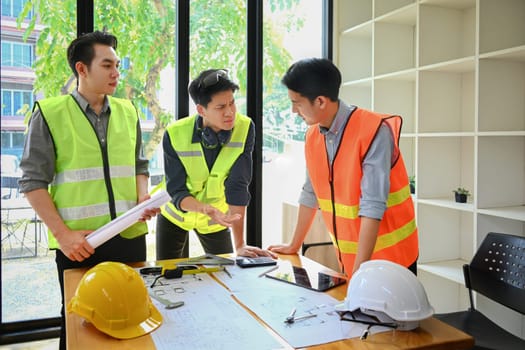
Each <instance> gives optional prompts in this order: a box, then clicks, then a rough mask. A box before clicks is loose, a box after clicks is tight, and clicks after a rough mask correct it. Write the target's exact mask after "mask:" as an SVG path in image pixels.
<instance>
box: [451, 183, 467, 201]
mask: <svg viewBox="0 0 525 350" xmlns="http://www.w3.org/2000/svg"><path fill="white" fill-rule="evenodd" d="M452 192H454V194H455V199H456V202H458V203H467V197H468V196H470V192H469V190H467V189H465V188H463V187H458V188H456V189H455V190H453V191H452Z"/></svg>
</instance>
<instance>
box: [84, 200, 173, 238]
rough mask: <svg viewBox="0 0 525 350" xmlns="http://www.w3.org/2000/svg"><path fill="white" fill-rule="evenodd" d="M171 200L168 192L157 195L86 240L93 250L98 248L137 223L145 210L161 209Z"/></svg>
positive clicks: (90, 235) (92, 233)
mask: <svg viewBox="0 0 525 350" xmlns="http://www.w3.org/2000/svg"><path fill="white" fill-rule="evenodd" d="M170 200H171V197H170V195H169V194H168V192H166V191H160V192H158V193H155V194H154V195H152V196H151V198H150V199H148V200H146V201H144V202H142V203H140V204H138V205H136V206H135V207H133V208H131V209H130V210H128V211H127V212H125V213H124V214H122V215H120V216H119V217H117V218H116V219H114V220H112V221H110V222H108V223H107V224H106V225H104V226H102V227H101V228H99V229H98V230H96V231H93V232H91V233H90V234H89V235H87V236H86V239H87V241H88V243H89V244H90V245H91V246H92V247H93V248H97V247H98V246H100V245H102V244H103V243H105V242H107V241H108V240H110V239H111V238H113V237H115V236H116V235H118V234H119V233H120V232H122V231H124V230H125V229H127V228H128V227H130V226H131V225H133V224H134V223H136V222H137V221H138V220H139V219H140V216H141V215H142V213H143V212H144V210H146V209H154V208H160V207H161V206H162V205H163V204H166V203H167V202H169V201H170Z"/></svg>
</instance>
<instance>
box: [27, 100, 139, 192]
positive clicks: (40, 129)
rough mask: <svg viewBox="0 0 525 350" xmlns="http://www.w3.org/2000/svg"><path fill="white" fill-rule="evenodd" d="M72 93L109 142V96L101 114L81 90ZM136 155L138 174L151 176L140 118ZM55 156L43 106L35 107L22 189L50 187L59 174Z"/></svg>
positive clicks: (28, 133) (30, 126) (28, 132)
mask: <svg viewBox="0 0 525 350" xmlns="http://www.w3.org/2000/svg"><path fill="white" fill-rule="evenodd" d="M72 95H73V97H74V98H75V100H76V101H77V102H78V104H79V106H80V108H82V110H83V111H84V113H85V114H86V116H87V117H88V119H89V121H90V122H91V124H92V125H93V128H94V129H95V131H96V134H97V137H98V139H99V141H100V143H101V144H102V145H105V144H106V142H107V140H106V137H107V128H108V123H109V118H110V115H111V106H110V105H109V101H108V99H107V97H106V98H105V99H104V105H103V107H102V110H101V112H100V115H97V114H96V113H95V111H94V110H93V109H92V108H91V107H90V106H89V103H88V102H87V101H86V99H85V98H84V97H82V95H80V94H79V93H78V91H77V90H75V91H73V92H72ZM135 159H136V161H135V172H136V174H137V175H146V176H149V171H148V165H149V162H148V160H147V159H145V158H144V157H143V155H142V133H141V130H140V122H139V121H138V120H137V143H136V146H135ZM55 160H56V159H55V146H54V144H53V139H52V138H51V134H50V132H49V128H48V127H47V124H46V122H45V120H44V118H43V117H42V113H41V111H40V109H39V108H35V110H34V112H33V115H32V116H31V120H30V122H29V127H28V131H27V135H26V138H25V144H24V152H23V154H22V159H21V160H20V168H21V169H22V171H23V174H22V178H21V179H20V180H19V181H18V185H19V187H20V192H22V193H24V192H31V191H33V190H36V189H39V188H45V189H47V187H48V185H49V184H50V183H51V182H53V179H54V177H55Z"/></svg>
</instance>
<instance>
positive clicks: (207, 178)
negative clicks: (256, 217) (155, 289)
mask: <svg viewBox="0 0 525 350" xmlns="http://www.w3.org/2000/svg"><path fill="white" fill-rule="evenodd" d="M188 89H189V93H190V95H191V97H192V99H193V101H194V102H195V105H196V107H197V114H195V115H192V116H189V117H186V118H182V119H179V120H177V121H176V122H174V123H172V124H171V125H169V126H168V127H167V129H166V133H165V134H164V139H163V149H164V170H165V185H166V189H167V191H168V193H169V194H170V196H171V197H172V200H171V202H169V203H168V204H166V205H164V206H163V207H161V215H159V217H158V218H157V231H156V242H157V245H156V250H157V259H158V260H161V259H174V258H184V257H188V256H189V245H188V234H189V231H190V230H193V231H194V232H195V233H196V234H197V237H198V238H199V240H200V242H201V245H202V246H203V248H204V251H205V252H206V253H210V254H225V253H232V252H233V246H232V239H231V235H232V234H231V232H230V228H231V229H232V231H233V237H234V248H235V252H236V254H237V255H242V256H249V257H256V256H272V257H273V256H275V254H273V253H271V252H269V251H267V250H263V249H260V248H258V247H254V246H248V245H246V243H245V240H244V216H245V212H246V206H247V205H248V203H249V201H250V193H249V191H248V185H249V184H250V181H251V176H252V150H253V146H254V142H255V130H254V125H253V122H252V121H251V119H250V118H248V117H247V116H244V115H241V114H240V113H237V108H236V106H235V98H234V92H235V91H236V90H237V89H239V86H238V85H237V84H236V83H234V82H233V81H232V80H231V79H230V77H229V75H228V71H227V70H225V69H210V70H205V71H203V72H202V73H201V74H200V75H199V76H198V77H197V78H196V79H195V80H193V81H192V82H191V83H190V86H189V88H188Z"/></svg>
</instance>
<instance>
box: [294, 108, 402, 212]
mask: <svg viewBox="0 0 525 350" xmlns="http://www.w3.org/2000/svg"><path fill="white" fill-rule="evenodd" d="M356 108H357V107H356V106H348V105H346V104H345V103H344V102H343V101H341V100H339V109H338V111H337V114H336V116H335V118H334V121H333V122H332V125H330V129H326V128H323V127H320V131H321V133H322V134H323V135H325V145H326V152H327V154H328V159H329V161H330V164H332V162H333V160H334V157H335V152H336V150H337V148H338V147H339V144H340V143H341V136H342V135H343V130H344V128H345V127H346V124H347V122H348V120H349V117H350V114H351V113H352V112H353V111H354V110H355V109H356ZM393 148H394V140H393V135H392V132H391V131H390V128H389V127H388V126H387V125H386V124H384V123H383V124H382V125H381V127H380V128H379V132H378V133H377V135H376V137H375V138H374V140H373V141H372V144H371V145H370V149H369V151H368V153H367V155H366V157H365V159H364V160H363V164H362V167H363V177H362V178H361V200H360V203H359V216H365V217H369V218H374V219H379V220H380V219H382V218H383V214H384V212H385V210H386V201H387V199H388V193H389V190H390V169H391V166H392V159H393V154H392V153H393ZM299 203H300V204H302V205H304V206H307V207H309V208H318V207H319V204H318V202H317V197H316V196H315V193H314V190H313V188H312V183H311V181H310V177H309V175H308V172H307V173H306V181H305V184H304V186H303V189H302V192H301V195H300V197H299Z"/></svg>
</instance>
